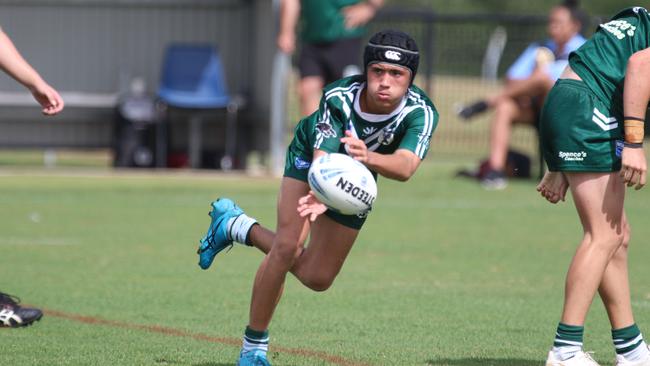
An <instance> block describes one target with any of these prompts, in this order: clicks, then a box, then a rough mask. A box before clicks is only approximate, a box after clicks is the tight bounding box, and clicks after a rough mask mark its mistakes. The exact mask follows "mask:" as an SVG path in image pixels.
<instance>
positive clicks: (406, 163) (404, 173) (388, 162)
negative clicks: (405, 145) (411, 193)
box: [341, 131, 421, 182]
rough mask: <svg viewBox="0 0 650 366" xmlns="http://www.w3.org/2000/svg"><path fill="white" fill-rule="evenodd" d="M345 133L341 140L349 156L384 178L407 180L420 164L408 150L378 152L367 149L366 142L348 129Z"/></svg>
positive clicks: (415, 156)
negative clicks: (353, 135) (354, 135)
mask: <svg viewBox="0 0 650 366" xmlns="http://www.w3.org/2000/svg"><path fill="white" fill-rule="evenodd" d="M345 135H346V137H344V138H342V139H341V142H342V143H344V144H346V145H347V148H348V153H349V154H350V156H352V157H353V158H354V159H356V160H358V161H360V162H362V163H363V164H364V165H365V166H367V167H368V168H370V169H371V170H373V171H375V172H377V173H378V174H380V175H382V176H384V177H386V178H390V179H394V180H398V181H401V182H404V181H407V180H409V178H411V176H412V175H413V174H414V173H415V171H416V170H417V168H418V166H420V161H421V160H420V158H419V157H418V156H417V155H415V154H414V153H413V152H411V151H409V150H406V149H398V150H396V151H395V152H394V153H392V154H379V153H376V152H373V151H368V148H367V147H366V144H365V143H364V142H363V141H362V140H360V139H357V138H355V137H352V134H351V133H350V131H346V132H345Z"/></svg>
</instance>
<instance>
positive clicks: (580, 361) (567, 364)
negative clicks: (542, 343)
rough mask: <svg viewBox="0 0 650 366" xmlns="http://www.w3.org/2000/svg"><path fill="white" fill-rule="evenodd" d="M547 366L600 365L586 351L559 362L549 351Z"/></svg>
mask: <svg viewBox="0 0 650 366" xmlns="http://www.w3.org/2000/svg"><path fill="white" fill-rule="evenodd" d="M546 366H600V365H598V362H596V361H594V359H593V358H591V355H590V354H589V353H587V352H584V351H580V352H578V353H576V355H575V356H573V357H571V358H570V359H568V360H566V361H560V360H558V359H557V358H555V353H553V351H549V352H548V358H547V359H546ZM626 366H627V365H626ZM635 366H636V364H635Z"/></svg>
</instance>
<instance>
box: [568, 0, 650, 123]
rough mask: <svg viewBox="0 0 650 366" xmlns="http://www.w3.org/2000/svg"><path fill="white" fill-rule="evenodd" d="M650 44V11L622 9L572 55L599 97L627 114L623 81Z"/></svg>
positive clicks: (572, 61) (573, 65)
mask: <svg viewBox="0 0 650 366" xmlns="http://www.w3.org/2000/svg"><path fill="white" fill-rule="evenodd" d="M648 47H650V14H648V11H647V10H646V9H644V8H642V7H634V8H628V9H624V10H622V11H621V12H620V13H618V14H616V15H615V16H614V17H613V18H612V19H611V20H610V21H609V22H607V23H605V24H601V25H600V26H599V29H598V31H597V32H596V33H595V34H594V35H593V37H591V39H589V40H588V41H587V42H586V43H585V44H584V45H582V47H580V48H579V49H578V50H576V51H575V52H573V53H571V55H570V56H569V64H570V65H571V68H572V69H573V71H575V72H576V74H578V75H579V76H580V78H581V79H582V80H583V81H584V82H585V83H586V84H587V86H588V87H589V89H590V90H592V91H593V92H594V93H595V94H596V96H597V97H598V99H601V100H602V101H603V102H606V103H612V106H613V108H615V110H616V111H617V112H618V113H620V114H622V113H623V82H624V80H625V72H626V70H627V61H628V59H629V58H630V56H632V54H634V53H635V52H638V51H641V50H644V49H646V48H648Z"/></svg>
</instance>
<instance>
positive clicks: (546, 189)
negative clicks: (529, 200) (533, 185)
mask: <svg viewBox="0 0 650 366" xmlns="http://www.w3.org/2000/svg"><path fill="white" fill-rule="evenodd" d="M568 189H569V181H568V180H567V179H566V177H565V176H564V174H562V172H550V171H549V172H546V173H545V174H544V178H542V180H541V181H540V182H539V184H538V185H537V192H539V193H540V194H541V195H542V197H544V198H546V200H547V201H549V202H550V203H558V202H560V201H564V200H565V198H566V191H567V190H568Z"/></svg>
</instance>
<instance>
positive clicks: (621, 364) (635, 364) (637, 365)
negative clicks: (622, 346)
mask: <svg viewBox="0 0 650 366" xmlns="http://www.w3.org/2000/svg"><path fill="white" fill-rule="evenodd" d="M648 350H650V345H649V346H648ZM616 366H650V356H649V357H646V358H644V359H643V360H641V361H628V360H626V359H625V357H623V356H620V355H616Z"/></svg>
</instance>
